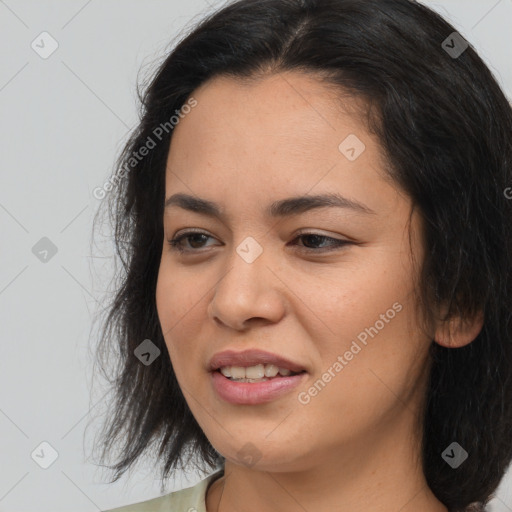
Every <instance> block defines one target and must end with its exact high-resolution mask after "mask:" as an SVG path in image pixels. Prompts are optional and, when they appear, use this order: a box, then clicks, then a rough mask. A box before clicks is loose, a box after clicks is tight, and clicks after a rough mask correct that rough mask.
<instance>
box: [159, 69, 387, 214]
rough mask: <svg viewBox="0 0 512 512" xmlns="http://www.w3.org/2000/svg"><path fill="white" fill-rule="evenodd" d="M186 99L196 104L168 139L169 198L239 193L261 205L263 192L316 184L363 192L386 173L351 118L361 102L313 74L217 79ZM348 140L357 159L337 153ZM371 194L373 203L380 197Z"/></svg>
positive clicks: (298, 191) (296, 191)
mask: <svg viewBox="0 0 512 512" xmlns="http://www.w3.org/2000/svg"><path fill="white" fill-rule="evenodd" d="M191 96H192V97H193V98H194V99H195V100H196V101H197V106H195V107H194V108H193V109H192V110H191V111H190V112H189V113H188V114H186V115H184V116H183V118H182V119H181V120H180V122H179V123H178V125H177V126H176V127H175V128H174V131H173V135H172V139H171V144H170V150H169V155H168V161H167V173H166V191H167V196H169V195H170V194H171V192H176V191H179V192H186V193H189V194H190V193H192V194H194V193H195V194H198V195H201V196H202V197H205V196H208V195H211V193H213V194H214V195H216V196H217V197H219V196H220V195H222V194H226V193H228V194H230V193H231V192H232V191H234V190H237V191H239V193H240V194H241V195H243V194H245V195H246V197H247V196H248V195H251V196H254V197H258V198H259V199H261V200H264V202H265V204H266V203H268V202H269V201H268V199H269V197H268V196H269V194H271V195H273V196H275V197H278V196H283V194H282V193H280V191H283V190H286V191H287V194H286V195H303V194H305V193H308V191H311V190H312V189H315V190H314V191H315V192H325V191H339V192H344V193H345V195H348V196H349V197H351V196H352V197H357V195H358V194H361V193H364V192H365V195H366V197H369V196H372V192H371V191H369V190H368V183H369V182H372V183H374V184H376V183H378V181H379V179H380V181H382V179H385V178H386V174H385V172H384V170H383V159H382V155H381V151H380V146H379V144H378V141H377V140H376V139H375V138H374V136H373V135H370V134H369V133H368V131H367V130H366V128H365V126H364V125H363V123H362V122H361V121H360V116H358V115H357V113H358V112H361V105H362V104H361V102H360V101H358V100H355V99H352V100H351V99H350V98H349V97H348V96H347V95H344V96H343V95H341V93H339V94H336V91H335V90H334V88H333V87H332V86H329V85H326V84H325V83H323V82H321V81H320V80H319V79H318V78H315V77H314V76H311V75H307V74H304V73H296V72H295V73H294V72H286V73H279V74H276V75H270V76H266V77H264V78H259V79H256V80H250V81H247V80H240V79H237V78H232V77H217V78H214V79H212V80H210V81H208V82H206V83H205V84H203V85H202V86H201V87H199V88H198V89H196V90H195V91H194V92H193V93H192V95H191ZM347 140H348V141H349V145H352V146H354V144H355V146H354V147H355V150H356V151H357V152H358V153H360V154H356V158H355V159H353V158H347V154H345V153H344V152H343V151H346V149H347V144H346V143H345V141H347ZM349 149H350V148H349ZM381 185H382V184H381ZM320 189H321V190H320ZM380 194H382V191H381V192H380ZM373 195H375V201H376V205H378V203H379V202H381V200H380V199H379V197H378V195H379V194H377V192H376V191H375V193H374V194H373ZM369 200H370V201H371V200H372V198H371V197H370V198H369ZM367 204H368V203H367Z"/></svg>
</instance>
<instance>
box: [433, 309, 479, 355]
mask: <svg viewBox="0 0 512 512" xmlns="http://www.w3.org/2000/svg"><path fill="white" fill-rule="evenodd" d="M483 325H484V314H483V312H482V311H479V312H478V314H477V315H476V316H475V317H473V318H472V319H470V320H466V321H463V320H462V319H461V318H460V317H453V318H450V319H447V320H445V321H440V323H439V325H438V327H437V329H436V332H435V338H434V341H435V342H436V343H438V344H439V345H442V346H443V347H447V348H459V347H463V346H465V345H468V344H469V343H471V342H472V341H473V340H474V339H475V338H476V337H477V336H478V334H479V333H480V331H481V330H482V327H483Z"/></svg>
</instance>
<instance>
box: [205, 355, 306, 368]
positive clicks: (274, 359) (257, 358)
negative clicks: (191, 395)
mask: <svg viewBox="0 0 512 512" xmlns="http://www.w3.org/2000/svg"><path fill="white" fill-rule="evenodd" d="M257 364H273V365H275V366H277V367H279V368H286V369H288V370H290V371H291V372H294V373H301V372H304V371H306V370H305V368H304V367H303V366H301V365H300V364H299V363H296V362H294V361H291V360H289V359H286V358H284V357H282V356H279V355H277V354H272V353H271V352H265V351H263V350H257V349H250V350H244V351H242V352H236V351H234V350H225V351H223V352H218V353H217V354H215V355H214V356H213V357H212V359H211V360H210V364H209V367H208V369H209V371H211V372H213V371H216V370H218V369H219V368H222V367H225V366H242V367H249V366H255V365H257Z"/></svg>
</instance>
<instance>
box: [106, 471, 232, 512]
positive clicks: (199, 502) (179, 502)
mask: <svg viewBox="0 0 512 512" xmlns="http://www.w3.org/2000/svg"><path fill="white" fill-rule="evenodd" d="M223 472H224V470H223V469H221V470H218V471H216V472H215V473H213V474H211V475H210V476H208V477H206V478H204V479H203V480H201V481H200V482H198V483H197V484H196V485H194V486H192V487H187V488H186V489H181V490H180V491H174V492H171V493H170V494H165V495H164V496H160V497H158V498H153V499H151V500H147V501H141V502H139V503H133V504H131V505H125V506H123V507H119V508H113V509H109V510H104V511H103V512H174V511H176V512H178V511H179V512H189V509H191V511H192V510H193V511H194V512H206V505H205V497H206V489H207V488H208V486H209V484H210V483H212V482H213V481H214V480H216V479H217V478H220V477H221V476H222V474H223Z"/></svg>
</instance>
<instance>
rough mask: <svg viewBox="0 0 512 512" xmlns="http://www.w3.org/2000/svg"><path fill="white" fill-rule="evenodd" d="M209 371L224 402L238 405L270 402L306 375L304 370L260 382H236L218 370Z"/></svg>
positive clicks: (289, 389)
mask: <svg viewBox="0 0 512 512" xmlns="http://www.w3.org/2000/svg"><path fill="white" fill-rule="evenodd" d="M211 373H212V383H213V387H214V389H215V391H216V392H217V394H218V395H219V396H220V397H221V398H222V399H224V400H225V401H226V402H229V403H231V404H239V405H255V404H263V403H266V402H271V401H272V400H275V399H276V398H279V397H280V396H282V395H284V394H286V393H288V392H289V391H291V390H292V389H293V388H295V387H297V386H298V385H299V384H300V383H301V382H302V381H303V380H304V379H305V378H306V376H307V373H306V372H304V373H300V374H298V375H291V376H289V377H274V378H273V379H270V380H264V381H262V382H236V381H232V380H229V379H228V378H227V377H224V375H222V373H220V372H219V371H214V372H211Z"/></svg>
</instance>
